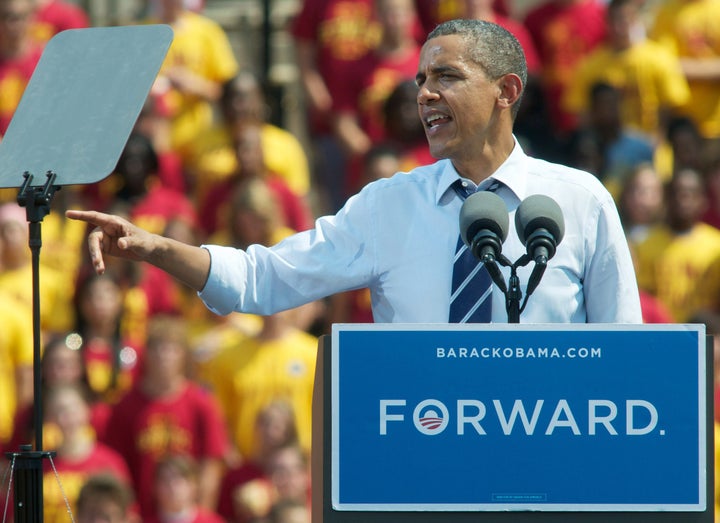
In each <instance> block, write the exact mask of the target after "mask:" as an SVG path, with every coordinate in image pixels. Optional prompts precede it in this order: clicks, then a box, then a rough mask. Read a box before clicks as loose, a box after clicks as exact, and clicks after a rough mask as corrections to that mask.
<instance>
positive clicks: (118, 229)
mask: <svg viewBox="0 0 720 523" xmlns="http://www.w3.org/2000/svg"><path fill="white" fill-rule="evenodd" d="M65 215H66V216H67V217H68V218H71V219H73V220H80V221H84V222H87V223H89V224H91V225H94V226H95V229H93V231H92V232H91V233H90V235H89V236H88V248H89V250H90V260H91V261H92V264H93V267H94V269H95V272H97V273H98V274H102V273H103V272H105V259H104V257H105V255H110V256H117V257H119V258H125V259H129V260H135V261H146V262H148V263H150V264H152V265H155V266H156V267H158V268H160V269H162V270H164V271H165V272H167V273H168V274H170V275H171V276H173V277H175V278H176V279H178V280H179V281H181V282H183V283H184V284H186V285H188V286H189V287H191V288H192V289H195V290H196V291H201V290H202V289H203V287H205V283H206V282H207V278H208V274H209V273H210V253H208V251H207V250H206V249H203V248H202V247H196V246H193V245H188V244H185V243H182V242H179V241H177V240H172V239H170V238H165V237H163V236H160V235H157V234H151V233H149V232H147V231H145V230H143V229H141V228H140V227H137V226H135V225H133V224H132V223H131V222H129V221H128V220H125V219H124V218H121V217H119V216H115V215H111V214H104V213H100V212H96V211H77V210H70V211H66V213H65Z"/></svg>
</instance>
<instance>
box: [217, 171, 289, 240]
mask: <svg viewBox="0 0 720 523" xmlns="http://www.w3.org/2000/svg"><path fill="white" fill-rule="evenodd" d="M223 211H224V212H225V214H224V215H223V216H222V219H221V220H220V223H222V224H223V226H222V228H220V229H218V230H217V231H216V232H215V233H214V234H213V235H212V236H211V237H210V240H211V241H212V242H213V243H218V244H222V245H232V246H233V247H238V248H240V249H247V248H248V247H249V246H250V245H253V244H260V245H274V244H276V243H278V242H280V241H281V240H283V239H284V238H286V237H287V236H289V235H291V234H292V233H293V230H292V229H291V228H289V227H288V226H287V225H285V220H284V219H283V213H282V210H281V207H280V205H279V203H278V201H277V198H276V196H275V194H274V192H273V190H272V187H271V186H270V184H269V183H268V182H267V180H264V179H262V178H251V179H249V180H243V181H241V182H239V183H237V184H236V186H235V187H234V188H233V190H232V193H231V194H230V197H229V201H228V202H227V204H226V205H224V206H223Z"/></svg>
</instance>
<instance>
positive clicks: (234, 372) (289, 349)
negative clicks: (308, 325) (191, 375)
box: [209, 304, 318, 457]
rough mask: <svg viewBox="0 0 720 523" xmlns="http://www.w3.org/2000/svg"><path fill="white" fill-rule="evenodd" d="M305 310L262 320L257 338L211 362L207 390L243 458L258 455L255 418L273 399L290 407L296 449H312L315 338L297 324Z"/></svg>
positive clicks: (295, 310) (249, 337)
mask: <svg viewBox="0 0 720 523" xmlns="http://www.w3.org/2000/svg"><path fill="white" fill-rule="evenodd" d="M309 306H310V307H312V306H313V304H310V305H309ZM307 307H308V305H305V306H303V307H301V308H299V309H292V310H289V311H284V312H280V313H277V314H273V315H271V316H265V317H263V323H262V328H261V330H260V332H259V333H258V334H257V335H255V336H248V337H247V338H245V339H244V340H241V341H240V342H239V343H238V344H237V345H236V346H228V347H226V348H225V349H224V350H222V351H221V352H220V353H219V354H218V355H217V356H216V357H215V358H214V360H213V361H212V363H211V367H212V369H213V372H212V373H209V375H210V376H212V382H211V384H210V386H211V389H212V390H213V392H214V393H215V395H216V397H217V398H218V400H219V402H220V405H221V407H222V409H223V412H224V414H225V416H226V419H227V420H228V427H229V430H230V434H231V437H232V439H233V442H234V443H235V446H236V447H237V450H238V451H239V453H240V455H241V456H243V457H253V456H255V455H256V454H257V452H258V450H259V448H260V444H259V443H258V442H257V441H256V439H255V434H256V432H255V430H254V426H255V419H256V418H257V416H258V414H259V413H260V412H261V411H262V410H263V409H264V408H265V407H266V406H267V405H269V404H270V403H272V402H274V401H277V400H284V401H286V402H287V403H289V404H290V405H291V407H292V410H293V412H294V413H295V418H296V422H297V428H298V440H299V442H300V445H301V446H302V447H303V448H304V449H305V450H307V451H309V450H310V439H311V430H312V422H311V420H312V416H311V415H312V389H313V382H314V375H315V359H316V355H317V343H318V340H317V338H316V337H315V336H313V335H311V334H309V333H307V332H305V331H304V330H302V329H300V328H298V327H297V326H296V325H297V322H298V319H297V316H298V315H299V314H304V313H305V312H306V310H307Z"/></svg>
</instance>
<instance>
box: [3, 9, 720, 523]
mask: <svg viewBox="0 0 720 523" xmlns="http://www.w3.org/2000/svg"><path fill="white" fill-rule="evenodd" d="M513 2H519V0H304V1H303V0H298V2H297V9H296V13H295V15H294V16H293V17H292V18H291V19H290V20H289V22H288V27H287V28H286V30H287V31H288V33H289V34H290V35H291V36H292V38H293V47H294V50H295V66H296V68H297V71H298V79H299V81H300V82H301V84H302V91H303V93H304V97H303V107H302V110H303V112H304V115H305V118H304V119H303V121H304V123H305V125H306V137H299V136H297V135H295V134H294V133H292V132H290V131H289V130H288V129H286V128H283V126H282V124H279V123H278V122H277V120H276V119H275V118H273V112H272V110H271V108H272V107H273V106H276V105H277V100H273V99H271V98H270V97H271V96H272V94H271V93H272V92H273V90H272V89H270V87H271V86H268V85H266V84H265V82H264V81H263V78H262V75H260V74H258V72H257V71H253V70H252V68H251V67H249V66H248V65H247V64H242V63H239V61H238V59H237V56H236V53H235V52H234V51H233V47H232V46H231V44H230V40H229V37H228V34H227V33H226V31H225V30H224V29H223V28H222V26H221V25H219V24H218V23H217V22H216V21H215V20H213V19H212V18H210V17H209V16H208V15H207V14H205V11H204V9H205V5H204V4H203V2H202V1H194V2H188V1H187V0H148V2H147V4H146V5H144V6H143V9H142V11H141V12H139V13H138V14H137V20H136V22H137V23H139V24H140V23H163V24H168V25H170V26H171V27H172V29H173V31H174V40H173V42H172V44H171V46H170V49H169V51H168V55H167V57H166V59H165V61H164V63H163V65H162V67H161V70H160V72H159V74H158V77H157V80H156V81H155V83H154V85H153V87H152V89H151V91H150V93H149V95H148V98H147V101H146V103H145V106H144V107H143V109H142V111H141V113H140V116H139V117H138V119H137V122H136V124H135V126H134V129H133V131H132V133H131V135H130V136H129V138H128V140H127V143H126V145H125V147H124V149H123V151H122V153H121V155H120V158H119V161H118V163H117V166H116V168H115V169H114V171H113V173H112V174H110V176H108V177H107V178H105V179H104V180H102V181H100V182H98V183H94V184H90V185H84V186H72V187H65V188H63V190H62V191H59V192H58V193H57V194H56V195H55V197H54V200H53V204H52V212H51V213H50V214H49V215H48V216H47V217H46V218H45V219H44V221H43V223H42V232H43V244H42V250H41V254H40V281H41V287H40V304H41V309H40V327H41V337H42V348H43V356H42V364H41V367H42V368H41V380H42V392H43V395H42V406H41V409H42V410H41V412H42V413H43V441H44V443H43V447H44V448H45V449H53V450H56V452H57V455H56V457H55V458H54V459H53V462H52V463H49V462H47V460H45V461H46V462H45V463H44V464H43V465H44V467H45V473H44V481H43V488H44V499H45V512H44V514H45V521H46V522H47V523H56V522H59V521H64V520H67V518H68V511H71V512H72V513H73V514H75V517H76V519H77V520H78V521H79V522H80V523H84V522H89V521H93V518H97V517H101V516H98V515H99V514H100V515H102V514H106V516H105V517H108V518H109V517H110V516H107V514H112V518H113V519H111V520H112V521H113V523H121V522H124V521H128V522H130V521H134V522H137V521H148V522H155V521H157V522H162V523H167V522H170V521H172V522H173V523H185V522H188V523H191V522H196V523H205V522H209V523H213V522H221V521H226V522H228V523H260V522H262V523H280V522H283V523H289V522H292V523H303V522H309V521H310V494H311V482H310V472H309V456H310V432H311V398H312V385H313V377H314V369H315V354H316V349H317V341H318V337H319V336H320V335H322V334H326V333H328V332H329V330H330V326H331V325H332V324H333V323H341V322H343V323H348V322H372V314H371V311H370V295H369V293H368V292H367V291H366V290H365V289H358V290H349V291H348V292H346V293H343V294H339V295H335V296H330V297H328V298H327V299H325V300H322V301H319V302H314V303H311V304H309V305H306V306H303V307H301V308H298V309H294V310H289V311H285V312H282V313H279V314H275V315H272V316H268V317H257V316H252V315H247V314H240V313H234V314H230V315H228V316H223V317H220V316H216V315H214V314H212V313H211V312H209V311H208V310H207V309H206V308H205V307H204V305H203V304H202V303H201V302H200V300H199V299H198V298H197V297H196V296H195V294H194V293H193V292H190V291H189V290H188V289H187V288H185V287H183V286H182V285H180V284H178V283H177V282H176V281H174V280H172V279H171V278H169V277H168V276H167V275H166V274H165V273H163V272H161V271H159V270H156V269H154V268H153V267H152V266H149V265H142V264H134V263H130V262H125V261H122V260H118V259H111V260H107V262H108V270H107V271H106V273H105V274H103V275H102V276H98V275H95V274H94V272H93V270H92V268H91V267H90V265H89V262H88V259H87V253H86V248H85V240H86V236H87V232H88V231H87V230H86V229H85V226H84V224H82V223H80V222H72V221H68V220H66V219H65V218H64V215H63V211H64V210H65V209H69V208H84V209H94V210H99V211H107V212H112V213H115V214H121V215H125V216H127V217H129V218H130V219H131V220H132V221H134V222H135V223H136V224H137V225H139V226H141V227H143V228H145V229H147V230H150V231H152V232H156V233H159V234H163V235H166V236H172V237H175V238H177V239H180V240H182V241H185V242H188V243H192V244H196V245H201V244H203V243H220V244H223V245H229V246H234V247H238V248H243V249H244V248H247V247H248V246H250V245H253V244H264V245H271V244H274V243H276V242H279V241H281V240H282V239H283V238H284V237H286V236H287V235H289V234H292V233H293V232H295V231H303V230H306V229H309V228H312V227H313V222H314V220H315V219H316V218H318V217H320V216H322V215H324V214H327V213H333V212H335V211H336V210H338V209H339V208H340V207H341V206H343V205H344V204H345V203H346V201H347V200H348V198H350V197H351V196H352V194H354V193H356V192H358V191H360V190H362V188H363V186H364V185H365V184H367V183H369V182H371V181H372V180H375V179H378V178H382V177H387V176H391V175H393V174H394V173H396V172H398V171H407V170H410V169H412V168H414V167H416V166H418V165H422V164H426V163H430V162H432V161H434V160H433V159H432V158H431V157H430V154H429V152H428V149H427V145H426V142H425V136H424V130H423V126H422V124H421V122H420V120H419V118H418V115H417V109H416V101H415V100H416V93H417V87H416V85H415V81H414V79H415V73H416V67H417V62H418V57H419V52H420V46H421V45H422V42H423V40H424V36H425V35H426V34H427V32H428V31H429V30H430V29H432V28H433V27H434V26H435V25H436V24H437V23H439V22H441V21H444V20H447V19H452V18H462V17H465V18H480V19H485V20H489V21H493V22H495V23H497V24H500V25H502V26H503V27H505V28H507V29H508V30H509V31H510V32H512V33H513V34H515V36H516V37H517V38H518V40H519V41H520V42H521V44H522V45H523V48H524V50H525V53H526V57H527V62H528V68H529V73H530V75H529V80H528V85H527V86H526V92H525V95H524V99H523V101H522V105H521V108H520V112H519V114H518V116H517V120H516V125H515V135H516V137H517V139H518V141H519V143H520V144H521V145H522V147H523V148H524V149H525V150H526V152H528V153H529V154H530V155H532V156H535V157H538V158H542V159H547V160H551V161H557V162H561V163H565V164H567V165H570V166H573V167H577V168H578V169H583V170H586V171H589V172H591V173H593V174H594V175H596V176H597V177H598V178H599V179H600V180H601V181H602V182H603V183H604V184H605V185H606V187H607V188H608V190H609V191H610V192H611V194H612V195H613V196H614V197H615V198H616V202H617V205H618V209H619V211H620V215H621V218H622V220H623V223H624V226H625V227H626V231H627V238H628V242H629V244H630V247H631V251H632V253H633V255H634V260H635V263H636V272H637V276H638V282H639V285H640V289H641V298H642V306H643V315H644V319H645V321H646V322H647V323H703V324H705V325H706V326H707V328H708V333H709V334H713V335H716V336H720V229H719V228H720V0H608V1H605V0H539V1H537V2H534V3H531V4H530V5H527V4H523V5H515V4H514V3H513ZM91 25H92V21H91V20H90V19H89V17H88V15H87V13H85V12H84V11H83V9H82V8H81V7H80V6H79V5H78V4H74V3H71V1H70V0H0V135H2V134H4V133H5V132H6V130H7V128H8V125H9V124H10V121H11V119H12V116H13V112H14V110H15V109H16V107H17V104H18V102H19V100H20V98H21V96H22V93H23V90H24V88H25V86H26V85H27V83H28V81H29V79H30V76H31V74H32V72H33V71H34V69H35V66H36V65H37V63H38V60H39V58H40V55H41V53H42V50H43V48H44V46H45V45H46V43H47V42H48V41H49V39H50V38H52V37H53V36H54V35H55V34H57V33H58V32H60V31H63V30H66V29H75V28H85V27H90V26H91ZM301 138H302V139H301ZM18 185H19V184H18ZM16 200H17V190H8V189H5V190H0V311H1V312H0V314H1V315H2V327H1V328H0V449H2V451H4V452H10V453H12V452H16V451H18V449H19V448H20V445H22V444H28V443H33V441H34V440H33V437H34V434H35V429H34V423H35V421H36V420H35V419H34V418H35V417H34V415H33V413H34V412H36V408H37V407H38V406H37V405H35V404H34V401H33V338H32V336H31V333H32V329H33V325H32V285H31V281H32V279H31V278H32V275H31V272H32V264H31V253H30V249H29V247H28V240H29V233H28V225H27V215H26V209H24V208H23V207H21V206H19V205H18V204H17V201H16ZM716 352H717V353H720V349H717V350H716ZM717 374H718V377H719V378H720V372H717ZM717 381H718V382H720V379H718V380H717ZM717 389H718V391H720V387H717ZM719 398H720V396H719ZM718 404H719V405H720V401H719V402H718ZM718 419H719V420H720V413H719V415H718ZM8 465H10V461H7V462H5V463H4V464H3V470H5V469H7V467H8ZM5 488H7V485H3V489H5ZM3 492H5V490H3ZM3 497H4V496H3ZM103 511H104V512H103Z"/></svg>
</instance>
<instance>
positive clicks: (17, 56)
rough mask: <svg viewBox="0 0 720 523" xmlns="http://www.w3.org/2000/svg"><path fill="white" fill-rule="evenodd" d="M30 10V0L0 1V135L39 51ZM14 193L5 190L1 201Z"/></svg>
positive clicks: (31, 8)
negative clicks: (31, 30)
mask: <svg viewBox="0 0 720 523" xmlns="http://www.w3.org/2000/svg"><path fill="white" fill-rule="evenodd" d="M33 10H34V5H33V2H32V0H1V1H0V136H2V135H4V134H5V131H7V128H8V125H9V124H10V120H12V117H13V115H14V114H15V109H17V106H18V103H20V98H22V95H23V93H24V91H25V87H26V86H27V84H28V82H29V81H30V77H31V76H32V74H33V72H34V71H35V66H36V65H37V63H38V61H39V60H40V55H41V54H42V46H40V45H38V44H37V43H36V42H35V41H34V40H33V38H32V34H31V32H30V27H31V25H30V23H31V20H32V16H33ZM20 174H21V173H18V175H20ZM21 181H22V180H18V186H19V185H20V182H21ZM6 192H7V191H5V192H3V194H5V193H6ZM16 193H17V191H13V194H12V195H9V194H8V195H7V197H4V198H3V201H7V200H8V199H9V198H10V196H16V195H17V194H16Z"/></svg>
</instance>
